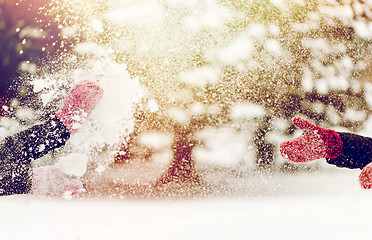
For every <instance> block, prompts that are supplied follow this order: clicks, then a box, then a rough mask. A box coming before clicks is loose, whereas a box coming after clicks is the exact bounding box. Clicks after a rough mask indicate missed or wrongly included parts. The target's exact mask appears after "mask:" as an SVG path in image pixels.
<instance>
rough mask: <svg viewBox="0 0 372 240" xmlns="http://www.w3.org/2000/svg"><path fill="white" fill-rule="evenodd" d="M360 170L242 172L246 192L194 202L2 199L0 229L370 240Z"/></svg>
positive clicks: (63, 235) (78, 235)
mask: <svg viewBox="0 0 372 240" xmlns="http://www.w3.org/2000/svg"><path fill="white" fill-rule="evenodd" d="M357 176H358V173H357V172H356V171H351V170H338V171H333V172H327V173H308V174H305V173H303V174H294V175H280V176H275V175H272V176H266V177H262V176H261V177H260V176H256V177H255V178H247V179H242V178H240V179H236V180H238V181H239V182H240V184H242V183H244V184H246V185H244V184H243V185H242V186H241V187H245V188H246V190H245V192H241V193H240V195H238V196H237V197H226V196H223V194H221V195H222V196H219V197H217V198H201V199H199V200H193V201H191V200H161V201H159V200H158V201H155V200H142V201H130V200H120V201H119V200H117V201H115V200H100V201H97V200H87V199H85V200H84V201H81V200H71V201H65V200H45V199H38V198H34V197H31V196H10V197H2V198H0V203H1V204H0V211H1V213H2V218H1V220H0V224H1V226H3V229H2V233H1V235H2V237H3V238H4V239H9V240H20V239H31V240H33V239H35V240H36V239H37V240H44V239H45V240H46V239H48V240H57V239H58V240H70V239H74V240H77V239H79V240H98V239H107V240H121V239H154V240H156V239H161V240H167V239H169V240H171V239H172V240H173V239H213V240H217V239H221V240H222V239H257V240H266V239H280V240H281V239H283V240H284V239H285V240H287V239H302V240H326V239H339V240H349V239H358V240H367V239H370V235H369V234H368V233H367V232H368V229H370V221H369V219H370V218H371V214H372V206H371V201H372V195H371V194H372V192H370V191H365V190H362V189H361V188H360V187H359V185H358V182H357V180H356V179H357ZM249 184H250V186H251V188H249V187H248V186H249ZM235 186H238V184H236V185H235ZM247 189H248V190H247ZM249 189H250V190H249ZM366 231H367V232H366Z"/></svg>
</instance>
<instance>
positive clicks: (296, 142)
mask: <svg viewBox="0 0 372 240" xmlns="http://www.w3.org/2000/svg"><path fill="white" fill-rule="evenodd" d="M292 121H293V124H294V125H295V126H296V127H297V128H299V129H301V130H303V131H304V133H303V134H302V136H300V137H298V138H296V139H293V140H290V141H287V142H282V143H281V144H280V147H279V150H280V153H281V155H282V156H283V157H284V158H285V159H287V160H289V161H290V162H294V163H304V162H309V161H313V160H316V159H320V158H337V157H338V156H339V155H340V154H341V153H342V148H343V143H342V139H341V137H340V135H339V134H338V133H337V132H335V131H333V130H329V129H324V128H321V127H318V126H315V125H313V124H311V123H309V122H308V121H306V120H304V119H302V118H300V117H295V118H294V119H293V120H292Z"/></svg>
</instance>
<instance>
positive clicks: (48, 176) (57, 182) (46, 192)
mask: <svg viewBox="0 0 372 240" xmlns="http://www.w3.org/2000/svg"><path fill="white" fill-rule="evenodd" d="M32 172H33V179H32V180H33V181H32V189H31V194H32V195H34V196H42V197H49V198H55V199H58V198H67V199H68V198H70V197H72V196H73V195H76V194H79V193H81V192H83V191H84V188H83V183H82V182H81V181H80V180H78V179H70V178H69V177H68V176H67V175H66V174H64V173H62V172H61V170H60V169H59V168H56V167H53V166H47V167H37V168H33V169H32Z"/></svg>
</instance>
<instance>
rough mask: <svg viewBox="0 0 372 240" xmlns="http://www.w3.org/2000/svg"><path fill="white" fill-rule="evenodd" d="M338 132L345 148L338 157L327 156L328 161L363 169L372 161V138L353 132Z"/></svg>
mask: <svg viewBox="0 0 372 240" xmlns="http://www.w3.org/2000/svg"><path fill="white" fill-rule="evenodd" d="M338 134H339V135H340V137H341V139H342V142H343V150H342V152H341V154H340V155H339V156H338V157H337V158H334V159H331V158H327V163H329V164H333V165H336V166H337V167H346V168H360V169H363V168H364V167H365V166H366V165H367V164H369V163H370V162H372V138H368V137H363V136H360V135H357V134H352V133H338Z"/></svg>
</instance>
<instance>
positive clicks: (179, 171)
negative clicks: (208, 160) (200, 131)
mask: <svg viewBox="0 0 372 240" xmlns="http://www.w3.org/2000/svg"><path fill="white" fill-rule="evenodd" d="M194 146H195V141H194V139H193V134H192V131H191V130H190V129H189V128H188V127H187V126H186V127H185V126H184V127H179V128H178V127H176V130H175V137H174V143H173V155H174V158H173V162H172V163H171V165H170V167H169V168H168V169H167V171H166V172H165V173H164V174H163V176H162V177H161V178H160V179H159V180H158V181H157V183H156V184H155V185H156V186H160V185H164V184H168V183H181V184H182V183H193V184H194V183H195V184H197V183H200V177H199V176H198V174H197V173H196V170H195V164H194V161H193V159H192V157H191V153H192V150H193V148H194Z"/></svg>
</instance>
